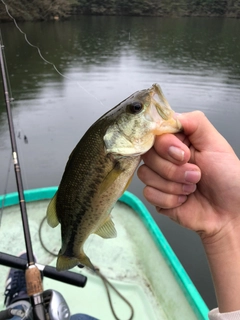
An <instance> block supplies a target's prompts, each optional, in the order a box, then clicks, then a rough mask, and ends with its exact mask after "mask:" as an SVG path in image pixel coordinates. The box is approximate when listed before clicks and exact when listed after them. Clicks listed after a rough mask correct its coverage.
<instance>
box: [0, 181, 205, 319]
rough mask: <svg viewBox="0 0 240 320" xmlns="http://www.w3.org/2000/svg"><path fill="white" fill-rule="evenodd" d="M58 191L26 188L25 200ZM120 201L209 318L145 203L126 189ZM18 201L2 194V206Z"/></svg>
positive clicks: (196, 309)
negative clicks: (151, 239)
mask: <svg viewBox="0 0 240 320" xmlns="http://www.w3.org/2000/svg"><path fill="white" fill-rule="evenodd" d="M56 191H57V187H48V188H40V189H32V190H25V192H24V195H25V201H26V202H31V201H38V200H44V199H50V198H52V197H53V195H54V194H55V192H56ZM119 200H120V201H122V202H124V203H126V204H127V205H129V206H130V207H131V208H132V209H133V210H134V211H135V212H136V213H137V214H138V215H139V217H140V218H141V220H142V221H143V223H144V225H145V226H146V228H147V229H148V231H149V233H150V234H151V236H152V238H153V240H154V242H155V244H156V245H157V247H158V249H159V250H160V252H161V253H162V255H163V257H164V259H165V261H166V262H167V264H168V265H169V267H170V268H171V270H172V271H173V274H174V275H175V278H176V280H177V282H178V283H179V285H180V287H181V288H182V290H183V291H184V293H185V296H186V297H187V300H188V302H189V304H190V305H191V306H192V308H193V310H194V312H195V314H196V315H197V316H198V319H199V320H207V319H208V312H209V309H208V307H207V306H206V304H205V302H204V301H203V299H202V297H201V296H200V294H199V292H198V291H197V289H196V287H195V286H194V284H193V283H192V281H191V279H190V278H189V276H188V275H187V273H186V271H185V270H184V268H183V266H182V264H181V263H180V261H179V260H178V258H177V257H176V255H175V253H174V252H173V250H172V249H171V247H170V245H169V244H168V242H167V240H166V238H165V237H164V235H163V234H162V232H161V231H160V229H159V228H158V226H157V224H156V223H155V221H154V220H153V218H152V216H151V215H150V213H149V212H148V210H147V208H146V207H145V205H144V204H143V203H142V201H141V200H139V199H138V198H137V197H136V196H135V195H133V194H132V193H130V192H128V191H126V192H125V193H124V194H123V195H122V197H121V198H120V199H119ZM17 203H18V193H17V192H14V193H10V194H7V195H6V196H3V195H2V196H0V204H1V207H2V206H5V207H7V206H11V205H16V204H17Z"/></svg>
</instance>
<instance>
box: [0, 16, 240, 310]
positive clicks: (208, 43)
mask: <svg viewBox="0 0 240 320" xmlns="http://www.w3.org/2000/svg"><path fill="white" fill-rule="evenodd" d="M19 25H20V27H21V28H22V29H23V30H24V31H25V32H26V33H27V36H28V39H29V40H30V41H31V42H32V43H33V44H35V45H37V46H39V47H40V48H41V51H42V54H43V56H44V57H45V58H46V59H48V60H50V61H51V62H53V63H55V64H56V66H57V68H58V69H59V70H60V72H61V73H62V74H63V75H64V77H61V76H60V75H59V74H57V73H56V71H55V70H54V69H53V67H52V66H51V65H49V64H47V63H45V62H43V61H42V59H40V57H39V55H38V53H37V50H36V49H35V48H32V47H30V46H29V45H28V44H27V43H26V42H25V40H24V37H23V35H22V34H20V33H19V31H18V30H17V29H16V27H15V26H14V24H13V23H7V24H2V25H1V31H2V36H3V41H4V45H5V54H6V57H7V63H8V72H9V79H10V82H11V88H12V96H13V97H14V99H15V101H14V103H13V117H14V124H15V131H16V135H17V142H18V151H19V156H20V164H21V168H22V174H23V180H24V187H25V189H29V188H37V187H44V186H52V185H58V184H59V181H60V178H61V175H62V173H63V170H64V166H65V163H66V161H67V159H68V156H69V154H70V152H71V150H72V149H73V147H74V146H75V144H76V143H77V142H78V140H79V139H80V138H81V136H82V135H83V133H84V132H85V131H86V129H87V128H88V127H89V126H90V125H91V124H92V123H93V122H94V121H95V120H96V119H97V118H98V117H99V116H100V115H102V114H103V113H104V112H106V111H107V110H109V109H110V108H112V107H114V106H115V105H116V104H118V103H119V102H120V101H122V100H123V99H125V98H126V97H128V96H129V95H130V94H132V93H133V92H135V91H137V90H140V89H144V88H148V87H150V86H151V85H152V83H156V82H157V83H159V84H160V85H161V87H162V89H163V92H164V94H165V96H166V98H167V99H168V101H169V103H170V105H171V106H172V108H173V109H174V110H175V111H177V112H187V111H191V110H196V109H199V110H202V111H203V112H205V114H206V115H207V117H208V118H209V119H210V120H211V121H212V122H213V124H214V125H215V126H216V128H217V129H218V130H219V131H220V132H221V133H222V134H223V135H224V136H225V137H226V139H227V140H228V141H229V142H230V144H231V145H232V146H233V148H234V150H235V151H236V153H237V154H238V156H240V139H239V136H240V126H239V120H240V105H239V101H240V32H239V30H240V20H235V19H223V18H178V19H174V18H172V19H170V18H157V17H156V18H155V17H154V18H153V17H151V18H150V17H144V18H143V17H91V16H83V17H79V18H78V19H73V20H70V21H58V22H42V23H20V24H19ZM0 94H1V96H0V99H1V104H0V163H1V166H0V194H2V193H4V192H5V190H7V192H12V191H15V190H16V183H15V180H14V172H13V168H12V166H11V170H10V173H9V174H8V167H9V162H10V159H11V148H10V139H9V133H8V125H7V117H6V112H5V109H4V103H3V94H2V92H1V93H0ZM24 135H26V136H27V139H28V143H25V142H24V139H23V137H24ZM226 170H227V168H226ZM8 176H9V177H8ZM142 188H143V185H142V184H141V182H139V180H138V179H137V177H134V179H133V182H132V184H131V186H130V188H129V190H130V191H131V192H133V193H134V194H136V195H137V196H139V197H140V198H141V199H142V200H143V201H144V203H145V204H146V206H147V207H148V209H149V210H150V212H151V213H152V215H153V217H154V219H155V220H156V222H157V223H158V225H159V226H160V228H161V230H162V232H163V233H164V235H165V236H166V238H167V240H168V241H169V243H170V245H171V246H172V248H173V250H174V251H175V253H176V255H177V256H178V258H179V259H180V261H181V262H182V264H183V266H184V267H185V269H186V271H187V272H188V274H189V276H190V277H191V279H192V281H193V282H194V284H195V285H196V287H197V289H198V290H199V292H200V294H201V295H202V296H203V298H204V300H205V301H206V303H207V304H208V306H209V307H210V308H213V307H215V306H216V300H215V297H214V291H213V286H212V282H211V277H210V273H209V270H208V265H207V261H206V258H205V255H204V251H203V248H202V246H201V243H200V241H199V238H198V236H197V235H195V234H194V233H193V232H191V231H189V230H185V229H183V228H181V227H180V226H178V225H176V224H174V223H173V222H172V221H170V220H169V219H168V218H166V217H162V216H160V215H159V214H157V213H155V209H154V208H153V207H152V206H151V205H149V204H148V203H147V202H146V201H145V200H144V199H143V198H142ZM226 201H227V199H226Z"/></svg>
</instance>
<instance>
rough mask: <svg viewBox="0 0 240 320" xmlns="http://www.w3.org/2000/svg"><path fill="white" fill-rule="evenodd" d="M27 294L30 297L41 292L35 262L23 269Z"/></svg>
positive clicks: (40, 281) (40, 280)
mask: <svg viewBox="0 0 240 320" xmlns="http://www.w3.org/2000/svg"><path fill="white" fill-rule="evenodd" d="M25 279H26V285H27V294H28V295H29V296H30V297H31V296H33V295H35V294H38V293H42V292H43V286H42V279H41V273H40V270H39V269H38V267H37V266H36V265H35V264H32V265H30V266H28V268H27V269H26V271H25Z"/></svg>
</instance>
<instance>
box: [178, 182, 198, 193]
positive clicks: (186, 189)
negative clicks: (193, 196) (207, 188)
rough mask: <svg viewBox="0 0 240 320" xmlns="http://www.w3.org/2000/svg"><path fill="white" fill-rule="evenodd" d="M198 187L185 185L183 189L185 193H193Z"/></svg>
mask: <svg viewBox="0 0 240 320" xmlns="http://www.w3.org/2000/svg"><path fill="white" fill-rule="evenodd" d="M196 188H197V186H196V184H184V185H183V187H182V190H183V192H184V193H187V194H189V193H193V192H194V191H195V190H196Z"/></svg>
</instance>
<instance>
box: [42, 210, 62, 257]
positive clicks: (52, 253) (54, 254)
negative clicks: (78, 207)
mask: <svg viewBox="0 0 240 320" xmlns="http://www.w3.org/2000/svg"><path fill="white" fill-rule="evenodd" d="M46 219H47V216H45V217H44V218H43V219H42V221H41V223H40V226H39V229H38V236H39V240H40V243H41V245H42V247H43V249H44V250H45V251H47V252H48V253H50V254H51V255H52V256H54V257H57V256H58V255H57V254H56V253H54V252H52V251H51V250H49V249H48V248H47V247H46V246H45V244H44V243H43V237H42V227H43V224H44V222H45V220H46Z"/></svg>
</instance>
